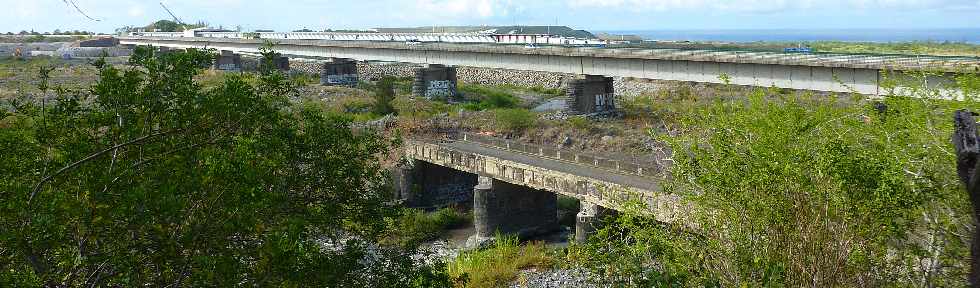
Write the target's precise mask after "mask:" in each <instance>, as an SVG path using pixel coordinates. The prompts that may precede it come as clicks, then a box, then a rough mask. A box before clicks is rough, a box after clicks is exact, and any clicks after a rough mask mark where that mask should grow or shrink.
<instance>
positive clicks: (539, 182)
mask: <svg viewBox="0 0 980 288" xmlns="http://www.w3.org/2000/svg"><path fill="white" fill-rule="evenodd" d="M467 139H469V137H467ZM405 150H406V151H405V152H406V157H409V158H412V159H415V160H419V161H424V162H428V163H431V164H435V165H439V166H444V167H448V168H452V169H456V170H460V171H464V172H468V173H474V174H477V175H480V176H484V177H489V178H493V179H497V180H500V181H504V182H507V183H511V184H515V185H522V186H527V187H530V188H534V189H540V190H546V191H551V192H553V193H558V194H562V195H565V196H570V197H574V198H578V199H579V200H582V201H585V202H588V203H593V204H598V205H601V206H603V207H609V208H612V209H616V210H626V209H629V207H631V206H630V205H631V204H634V203H636V204H645V205H646V209H647V211H648V212H649V213H651V214H652V215H653V216H655V218H656V219H657V220H659V221H662V222H666V223H673V222H681V223H688V222H689V221H686V219H688V212H689V211H690V209H689V208H687V207H686V206H685V204H683V203H682V201H681V198H680V196H678V195H669V194H666V193H664V192H663V191H662V189H661V188H660V182H661V181H660V180H658V178H656V177H638V176H636V175H624V174H620V173H616V172H611V171H609V170H605V169H599V168H597V167H589V166H584V165H581V164H574V163H570V162H565V161H557V160H555V159H546V158H544V157H540V156H536V155H528V154H524V153H518V152H515V151H509V150H505V149H498V148H495V147H487V146H483V145H481V144H479V143H475V142H468V141H444V142H441V141H420V140H413V141H407V142H406V144H405Z"/></svg>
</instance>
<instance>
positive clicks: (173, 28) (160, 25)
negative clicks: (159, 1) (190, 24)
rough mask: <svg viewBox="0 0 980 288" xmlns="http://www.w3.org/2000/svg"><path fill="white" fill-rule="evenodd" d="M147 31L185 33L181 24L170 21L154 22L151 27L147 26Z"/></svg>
mask: <svg viewBox="0 0 980 288" xmlns="http://www.w3.org/2000/svg"><path fill="white" fill-rule="evenodd" d="M146 30H147V31H153V30H157V31H160V32H180V31H183V30H184V28H183V25H181V24H180V23H177V22H174V21H170V20H160V21H157V22H153V24H150V25H149V26H146Z"/></svg>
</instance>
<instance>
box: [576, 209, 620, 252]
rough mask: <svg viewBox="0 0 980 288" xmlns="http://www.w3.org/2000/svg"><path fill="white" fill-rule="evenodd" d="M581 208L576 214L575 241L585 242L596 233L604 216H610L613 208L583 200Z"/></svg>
mask: <svg viewBox="0 0 980 288" xmlns="http://www.w3.org/2000/svg"><path fill="white" fill-rule="evenodd" d="M580 207H581V208H579V212H578V214H577V215H575V242H579V243H582V242H585V241H587V240H589V237H590V236H592V234H594V233H595V231H596V229H597V228H598V225H599V224H600V222H601V221H602V218H604V217H606V216H608V215H609V214H610V213H611V212H612V210H610V209H606V208H604V207H602V206H599V205H596V204H592V203H588V202H585V201H582V202H581V206H580Z"/></svg>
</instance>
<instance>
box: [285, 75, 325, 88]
mask: <svg viewBox="0 0 980 288" xmlns="http://www.w3.org/2000/svg"><path fill="white" fill-rule="evenodd" d="M289 79H291V80H292V81H293V85H295V86H309V85H312V84H316V83H319V82H320V79H318V78H317V77H316V76H313V75H310V74H306V73H296V74H291V75H290V76H289Z"/></svg>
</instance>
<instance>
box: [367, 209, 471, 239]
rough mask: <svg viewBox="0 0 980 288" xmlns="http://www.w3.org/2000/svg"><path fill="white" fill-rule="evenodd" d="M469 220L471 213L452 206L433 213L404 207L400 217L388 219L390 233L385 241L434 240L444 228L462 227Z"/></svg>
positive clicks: (441, 233)
mask: <svg viewBox="0 0 980 288" xmlns="http://www.w3.org/2000/svg"><path fill="white" fill-rule="evenodd" d="M471 221H472V215H470V214H468V213H464V212H462V211H460V210H459V209H457V208H454V207H449V208H443V209H441V210H438V211H436V212H433V213H426V212H424V211H422V210H419V209H405V210H404V211H403V213H402V214H401V216H400V217H398V218H396V219H391V220H390V221H389V222H390V223H389V224H390V226H391V227H392V229H390V230H391V231H392V233H391V234H390V235H388V237H387V239H385V241H386V242H388V243H389V244H401V245H414V244H418V243H422V242H425V241H431V240H435V239H437V238H439V237H440V236H442V235H444V233H445V231H446V230H450V229H456V228H460V227H463V226H465V225H466V224H467V223H470V222H471Z"/></svg>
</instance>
